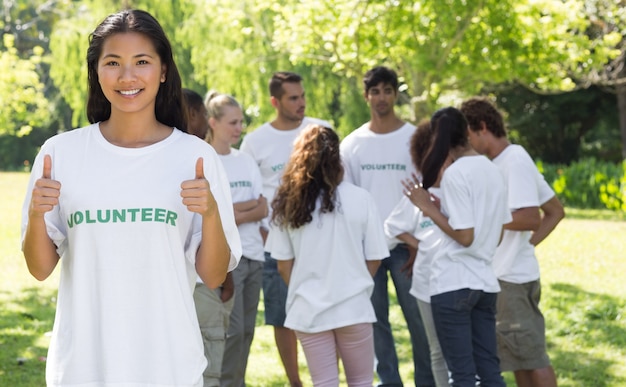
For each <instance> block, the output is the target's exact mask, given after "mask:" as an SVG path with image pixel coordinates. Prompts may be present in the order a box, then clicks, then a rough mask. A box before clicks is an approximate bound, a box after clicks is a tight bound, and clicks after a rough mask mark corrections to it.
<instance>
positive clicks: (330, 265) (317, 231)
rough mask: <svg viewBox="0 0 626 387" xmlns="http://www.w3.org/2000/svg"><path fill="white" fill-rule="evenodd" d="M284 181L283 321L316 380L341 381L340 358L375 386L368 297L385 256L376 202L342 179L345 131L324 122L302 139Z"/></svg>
mask: <svg viewBox="0 0 626 387" xmlns="http://www.w3.org/2000/svg"><path fill="white" fill-rule="evenodd" d="M285 179H286V181H285V182H283V183H282V184H281V185H280V186H279V188H278V191H277V194H276V196H275V199H274V201H273V202H272V207H273V209H274V213H273V217H272V222H273V223H274V224H275V227H273V228H272V230H271V231H270V235H269V237H268V238H269V240H270V246H271V254H272V256H273V257H274V258H276V259H277V260H278V270H279V272H280V274H281V276H282V278H283V279H284V280H285V282H286V283H287V284H288V289H289V290H288V296H287V302H286V312H287V318H286V320H285V326H286V327H289V328H291V329H293V330H294V331H295V332H296V335H297V337H298V339H299V341H300V342H301V344H302V348H303V350H304V353H305V355H306V359H307V364H308V366H309V370H310V372H311V379H312V381H313V384H314V385H328V386H333V385H339V373H338V369H339V365H338V357H340V358H341V360H342V364H343V368H344V370H345V373H346V381H347V382H348V385H350V386H371V385H372V381H373V373H372V364H373V362H374V341H373V333H372V323H373V322H374V321H375V320H376V317H375V314H374V310H373V307H372V304H371V302H370V299H369V296H370V294H371V291H372V288H373V281H372V275H373V274H374V273H375V271H376V269H377V267H378V265H379V262H380V259H382V258H384V257H385V256H386V255H387V248H386V245H385V240H384V236H383V233H382V222H381V219H380V217H379V215H378V211H377V209H376V206H375V204H374V201H373V199H372V197H371V195H370V194H369V193H368V192H367V191H365V190H364V189H362V188H359V187H356V186H354V185H352V184H350V183H347V182H342V179H343V168H342V167H341V159H340V155H339V137H338V136H337V134H336V133H335V132H334V131H333V130H332V129H329V128H325V127H322V126H319V125H311V126H309V127H307V128H306V129H305V130H304V131H303V132H302V133H301V135H300V136H299V137H298V139H297V140H296V144H295V148H294V151H293V154H292V155H291V158H290V160H289V163H288V165H287V169H286V171H285ZM296 197H297V198H299V199H300V201H299V202H295V203H294V201H293V200H294V198H296ZM320 241H323V243H320Z"/></svg>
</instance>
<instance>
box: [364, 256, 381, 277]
mask: <svg viewBox="0 0 626 387" xmlns="http://www.w3.org/2000/svg"><path fill="white" fill-rule="evenodd" d="M365 264H366V265H367V271H369V273H370V275H371V276H372V278H373V277H374V276H375V275H376V272H377V271H378V268H379V267H380V260H378V259H377V260H374V261H365Z"/></svg>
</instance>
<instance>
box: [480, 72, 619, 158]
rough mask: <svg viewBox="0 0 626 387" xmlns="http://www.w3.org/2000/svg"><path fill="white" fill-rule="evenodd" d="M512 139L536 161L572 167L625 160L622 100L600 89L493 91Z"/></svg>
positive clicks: (513, 87)
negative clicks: (620, 118) (619, 110)
mask: <svg viewBox="0 0 626 387" xmlns="http://www.w3.org/2000/svg"><path fill="white" fill-rule="evenodd" d="M491 92H492V93H493V94H494V95H495V96H496V100H497V104H498V107H499V108H500V109H502V110H503V111H504V112H506V113H508V114H506V121H507V126H508V128H509V135H510V137H511V139H512V140H513V141H514V142H516V143H519V144H520V145H522V146H523V147H524V148H526V149H527V150H528V152H529V153H530V155H531V156H532V157H533V158H535V159H541V160H544V161H546V162H550V163H565V164H567V163H570V162H572V161H574V160H577V159H579V158H584V157H595V158H599V159H603V160H607V161H613V162H617V161H621V144H620V142H618V141H616V139H618V138H620V132H619V123H618V116H617V112H616V106H617V101H616V98H615V95H614V94H610V93H608V92H606V91H605V90H602V89H600V88H598V87H590V88H588V89H585V90H575V91H571V92H567V93H559V94H548V95H544V94H537V93H535V92H533V91H532V90H529V89H528V88H526V87H524V86H521V85H519V84H512V85H500V86H498V87H496V88H493V89H491Z"/></svg>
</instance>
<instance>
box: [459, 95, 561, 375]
mask: <svg viewBox="0 0 626 387" xmlns="http://www.w3.org/2000/svg"><path fill="white" fill-rule="evenodd" d="M461 111H462V112H463V114H464V115H465V117H466V118H467V121H468V123H469V127H470V130H469V131H468V132H469V133H468V134H469V141H470V144H471V145H472V147H474V149H476V150H477V151H478V152H480V153H482V154H484V155H486V156H487V157H489V158H490V159H491V160H492V161H493V162H494V163H495V164H496V165H498V166H499V167H500V169H501V170H502V172H503V174H504V175H505V177H506V179H507V181H508V196H509V197H508V203H509V208H510V210H511V213H512V216H513V221H512V222H511V223H508V224H506V225H505V227H504V228H505V231H504V235H503V238H502V242H501V243H500V245H499V246H498V248H497V250H496V253H495V256H494V259H493V268H494V271H495V273H496V275H497V276H498V280H499V282H500V287H501V289H502V290H501V291H500V293H499V294H498V301H497V306H496V307H497V315H496V333H497V338H498V356H499V358H500V368H501V369H502V371H513V373H514V374H515V381H516V383H517V385H518V386H520V387H553V386H556V385H557V383H556V375H555V373H554V370H553V368H552V365H551V364H550V358H549V357H548V354H547V351H546V338H545V322H544V318H543V315H542V314H541V311H540V310H539V299H540V296H541V283H540V281H539V263H538V261H537V258H536V256H535V246H536V245H537V244H539V243H540V242H541V241H543V240H544V239H545V238H546V237H547V236H548V235H549V234H550V232H552V230H554V228H555V227H556V225H557V224H558V223H559V222H560V221H561V219H563V217H564V216H565V213H564V211H563V206H562V205H561V203H560V202H559V199H558V198H557V197H556V196H555V194H554V191H553V190H552V189H551V188H550V186H549V185H548V184H547V183H546V181H545V180H544V178H543V176H542V175H541V173H539V171H538V170H537V167H536V166H535V164H534V162H533V160H532V159H531V157H530V155H529V154H528V153H527V152H526V150H524V148H522V147H521V146H519V145H514V144H510V143H509V141H508V139H507V136H506V131H505V129H504V123H503V119H502V115H501V114H500V112H499V111H498V110H497V109H496V107H495V106H494V105H493V104H492V103H491V102H490V101H489V100H487V99H485V98H477V97H474V98H470V99H469V100H467V101H465V102H463V104H462V105H461Z"/></svg>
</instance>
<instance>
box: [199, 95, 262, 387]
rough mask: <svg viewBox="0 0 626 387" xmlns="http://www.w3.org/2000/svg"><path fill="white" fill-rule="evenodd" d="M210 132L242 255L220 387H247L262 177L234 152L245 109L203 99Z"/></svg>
mask: <svg viewBox="0 0 626 387" xmlns="http://www.w3.org/2000/svg"><path fill="white" fill-rule="evenodd" d="M205 106H206V110H207V116H208V121H209V122H208V123H209V130H208V132H207V141H208V142H209V143H210V144H211V145H212V146H213V148H215V151H216V152H217V154H218V155H219V157H220V160H222V163H223V164H224V169H225V170H226V175H227V176H228V181H229V183H230V191H231V194H232V199H233V206H234V212H235V222H236V223H237V228H238V229H239V235H240V237H241V245H242V249H243V255H242V257H241V260H240V261H239V265H237V268H235V270H233V271H232V276H233V282H234V287H235V297H234V305H233V307H232V311H231V314H230V323H229V325H228V333H227V334H226V345H225V350H224V358H223V361H222V372H221V376H220V384H221V385H222V386H242V385H245V375H246V368H247V364H248V356H249V354H250V345H251V344H252V339H253V337H254V328H255V325H256V315H257V308H258V305H259V296H260V293H261V284H262V282H263V262H264V260H265V257H264V252H263V238H262V237H261V232H260V230H259V228H260V226H261V223H260V222H261V220H262V219H263V218H264V217H265V216H267V211H268V206H267V200H266V199H265V198H264V197H263V195H261V190H262V188H263V187H262V181H261V172H260V171H259V168H258V166H257V165H256V163H255V162H254V159H253V158H252V157H251V156H250V155H248V154H247V153H244V152H240V151H239V150H238V149H235V148H232V145H234V144H236V143H238V142H239V140H240V139H241V132H242V131H243V110H242V109H241V105H239V102H237V100H236V99H235V98H233V97H232V96H230V95H226V94H220V93H217V92H215V91H212V92H209V93H208V94H207V96H206V98H205Z"/></svg>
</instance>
